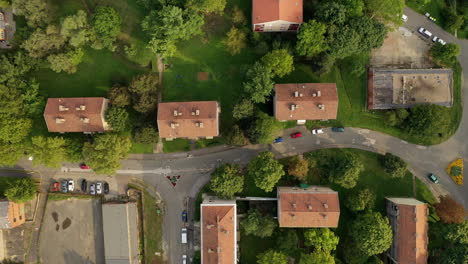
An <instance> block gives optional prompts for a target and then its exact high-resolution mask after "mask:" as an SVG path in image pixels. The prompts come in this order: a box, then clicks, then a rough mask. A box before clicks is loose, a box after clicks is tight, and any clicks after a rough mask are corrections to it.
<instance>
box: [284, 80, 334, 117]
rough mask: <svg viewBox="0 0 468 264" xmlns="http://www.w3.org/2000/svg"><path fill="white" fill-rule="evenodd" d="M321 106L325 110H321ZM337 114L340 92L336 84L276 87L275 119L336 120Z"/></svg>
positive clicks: (290, 84) (296, 84)
mask: <svg viewBox="0 0 468 264" xmlns="http://www.w3.org/2000/svg"><path fill="white" fill-rule="evenodd" d="M314 95H315V96H314ZM293 105H294V106H293ZM319 105H322V106H323V108H322V109H320V108H319ZM293 108H294V110H292V109H293ZM337 114H338V92H337V89H336V84H335V83H287V84H276V85H275V117H276V119H278V120H280V121H284V120H324V119H336V116H337Z"/></svg>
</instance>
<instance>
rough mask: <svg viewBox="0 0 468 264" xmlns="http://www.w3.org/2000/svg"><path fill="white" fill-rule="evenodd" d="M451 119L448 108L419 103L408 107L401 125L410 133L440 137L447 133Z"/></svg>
mask: <svg viewBox="0 0 468 264" xmlns="http://www.w3.org/2000/svg"><path fill="white" fill-rule="evenodd" d="M451 119H452V118H451V115H450V109H449V108H447V107H444V106H440V105H434V104H421V105H417V106H415V107H413V108H411V109H410V114H409V116H408V118H407V119H406V121H405V123H404V124H403V127H404V128H405V130H406V131H407V132H408V133H410V134H412V135H416V136H424V137H441V136H443V135H444V134H446V133H447V130H448V127H449V125H450V120H451Z"/></svg>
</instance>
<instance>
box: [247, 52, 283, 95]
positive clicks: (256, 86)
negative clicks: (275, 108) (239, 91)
mask: <svg viewBox="0 0 468 264" xmlns="http://www.w3.org/2000/svg"><path fill="white" fill-rule="evenodd" d="M246 75H247V82H245V83H244V92H245V93H246V94H247V96H248V98H249V100H251V101H252V102H254V103H265V102H266V101H267V98H268V96H270V94H271V92H272V91H273V88H274V86H275V83H274V82H273V80H272V79H273V76H274V75H273V73H272V71H271V69H270V68H268V67H267V66H266V65H264V64H263V63H261V62H258V61H257V62H255V63H254V65H253V66H252V68H250V69H249V70H248V71H247V74H246Z"/></svg>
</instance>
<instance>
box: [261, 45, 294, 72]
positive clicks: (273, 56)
mask: <svg viewBox="0 0 468 264" xmlns="http://www.w3.org/2000/svg"><path fill="white" fill-rule="evenodd" d="M261 63H262V64H263V65H264V66H265V67H266V68H267V69H269V70H270V71H271V72H272V73H273V76H276V77H283V76H285V75H287V74H289V73H291V72H292V71H293V70H294V65H293V64H294V58H293V56H292V55H291V54H289V52H288V50H286V49H275V50H273V51H270V52H269V53H267V54H266V55H265V56H263V57H262V59H261Z"/></svg>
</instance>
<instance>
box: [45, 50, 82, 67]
mask: <svg viewBox="0 0 468 264" xmlns="http://www.w3.org/2000/svg"><path fill="white" fill-rule="evenodd" d="M83 56H84V52H83V50H82V49H75V50H71V51H69V52H66V53H60V54H52V55H50V56H49V57H47V61H49V63H50V69H51V70H53V71H54V72H62V71H63V72H66V73H75V72H76V70H77V66H78V64H80V63H81V61H82V60H83Z"/></svg>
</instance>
